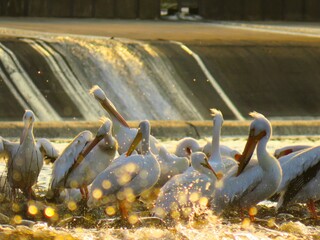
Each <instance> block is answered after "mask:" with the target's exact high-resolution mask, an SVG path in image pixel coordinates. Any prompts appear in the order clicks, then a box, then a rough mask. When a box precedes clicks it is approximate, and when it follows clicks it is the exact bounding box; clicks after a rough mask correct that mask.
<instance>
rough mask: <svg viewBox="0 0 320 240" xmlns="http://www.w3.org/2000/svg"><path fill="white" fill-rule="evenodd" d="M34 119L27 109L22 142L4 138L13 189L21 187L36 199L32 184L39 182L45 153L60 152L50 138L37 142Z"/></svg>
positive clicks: (9, 178)
mask: <svg viewBox="0 0 320 240" xmlns="http://www.w3.org/2000/svg"><path fill="white" fill-rule="evenodd" d="M34 121H35V116H34V114H33V112H32V111H31V110H26V111H25V114H24V115H23V122H24V129H23V133H22V135H21V138H20V143H19V144H17V143H12V142H10V141H7V140H4V139H3V140H2V142H3V146H4V150H5V152H6V155H7V157H8V162H7V169H8V175H7V176H8V182H9V184H10V186H11V188H12V189H13V190H15V189H21V190H22V192H23V193H24V195H25V196H26V197H27V198H28V199H31V198H32V199H35V194H34V192H33V190H32V186H33V185H34V184H35V183H36V182H37V179H38V176H39V173H40V170H41V169H42V166H43V158H44V157H45V155H47V156H50V157H51V158H56V157H57V154H58V153H57V151H56V149H55V148H54V147H53V146H52V145H51V143H50V142H49V141H48V140H46V139H41V140H39V141H38V142H37V143H36V142H35V139H34V136H33V124H34ZM13 192H15V191H13Z"/></svg>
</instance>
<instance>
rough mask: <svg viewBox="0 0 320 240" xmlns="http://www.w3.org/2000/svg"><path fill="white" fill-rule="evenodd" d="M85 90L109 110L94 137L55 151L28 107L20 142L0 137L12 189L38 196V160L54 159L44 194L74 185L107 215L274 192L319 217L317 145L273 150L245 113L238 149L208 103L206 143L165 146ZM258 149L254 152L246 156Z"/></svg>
mask: <svg viewBox="0 0 320 240" xmlns="http://www.w3.org/2000/svg"><path fill="white" fill-rule="evenodd" d="M90 92H91V94H92V95H93V96H94V97H95V99H96V100H97V101H98V102H99V103H100V104H101V106H102V107H103V108H104V109H105V110H106V111H107V112H108V113H109V116H110V119H109V118H103V119H102V124H101V126H100V128H99V129H98V131H97V133H96V134H95V136H94V135H93V134H92V133H91V132H90V131H83V132H81V133H79V134H78V135H77V136H76V137H75V138H74V139H73V140H72V141H71V142H70V144H69V145H68V146H66V148H65V149H64V150H63V152H62V153H61V154H59V153H58V151H57V150H56V149H55V147H54V146H53V145H52V144H51V143H50V141H49V140H47V139H38V140H37V141H36V140H35V138H34V135H33V123H34V120H35V116H34V114H33V112H32V111H30V110H26V112H25V114H24V116H23V122H24V129H23V133H22V135H21V138H20V142H19V143H15V142H11V141H8V140H6V139H4V138H2V137H0V154H1V155H3V154H4V155H5V156H6V158H7V159H8V160H7V181H8V183H9V184H10V187H11V189H12V190H13V193H14V194H13V195H14V196H15V194H16V192H17V191H18V190H21V191H22V192H23V194H24V196H25V197H26V198H27V199H36V197H37V196H36V194H35V192H34V191H33V188H32V187H33V185H34V184H35V183H36V182H37V178H38V175H39V172H40V170H41V168H42V166H43V159H44V158H49V159H52V162H53V168H52V176H51V180H50V183H49V187H48V191H47V194H46V199H47V200H48V201H57V202H58V201H59V200H60V197H61V196H60V195H61V194H62V192H63V191H71V190H74V189H78V191H79V192H80V193H81V198H82V200H83V201H84V202H85V203H86V205H87V207H89V208H96V207H101V206H103V207H104V208H105V209H106V210H105V212H106V213H107V214H109V215H114V214H116V213H117V211H115V210H114V209H118V211H119V213H120V215H121V218H122V219H123V220H128V219H129V217H130V213H131V207H132V203H133V202H135V201H137V200H141V201H143V202H146V203H148V204H147V205H148V208H150V212H151V213H152V214H153V215H154V216H156V217H159V218H162V219H173V220H177V219H182V218H190V217H191V216H192V215H193V214H194V213H195V212H196V211H197V210H201V209H207V208H209V209H212V210H213V212H214V213H216V214H217V215H220V214H221V213H223V212H226V211H229V210H230V209H234V208H235V209H238V210H240V211H241V212H242V211H243V210H249V216H250V218H251V219H252V220H254V216H255V214H256V213H255V211H250V209H252V208H253V207H254V206H255V205H257V204H258V203H259V202H261V201H263V200H266V199H270V198H273V199H277V201H278V203H277V209H279V208H285V207H286V206H287V205H289V204H292V203H306V204H307V206H308V208H309V210H310V213H311V215H312V217H314V218H317V213H316V207H315V202H316V201H317V200H319V199H320V147H319V146H316V147H312V146H304V145H303V146H302V145H296V146H287V147H285V148H282V149H277V150H276V151H275V153H274V154H270V153H269V152H268V150H267V143H268V141H269V139H270V138H271V137H272V126H271V123H270V121H268V119H267V118H266V117H265V116H264V115H262V114H260V113H257V112H252V113H250V116H251V117H252V118H253V121H252V122H251V124H250V129H249V136H248V140H247V143H246V145H245V147H244V150H243V152H242V153H239V152H238V151H236V150H234V149H231V148H229V147H228V146H224V145H221V144H220V135H221V128H222V125H223V115H222V113H221V112H220V111H219V110H216V109H211V113H212V116H213V132H212V142H211V143H208V144H207V145H205V146H204V147H202V146H200V145H199V143H198V142H197V140H195V139H193V138H190V137H186V138H183V139H181V140H180V141H179V142H178V144H177V146H176V149H175V151H174V153H170V152H169V151H168V150H167V149H166V148H165V147H164V146H163V145H162V144H161V143H160V142H159V141H158V140H157V139H156V138H155V137H154V136H152V135H150V128H151V126H150V123H149V122H148V121H147V120H145V121H141V122H140V124H139V127H138V128H137V129H136V128H130V127H129V125H128V123H127V122H126V120H125V119H124V118H123V117H122V116H121V114H120V113H119V112H118V111H117V109H116V108H115V106H114V105H113V104H112V102H111V101H110V100H109V99H108V98H107V96H106V94H105V93H104V92H103V91H102V90H101V88H99V87H98V86H94V87H93V88H92V89H91V91H90ZM255 149H256V156H257V159H252V156H253V153H254V151H255Z"/></svg>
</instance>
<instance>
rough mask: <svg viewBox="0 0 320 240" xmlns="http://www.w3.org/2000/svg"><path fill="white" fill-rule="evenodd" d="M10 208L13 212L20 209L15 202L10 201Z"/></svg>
mask: <svg viewBox="0 0 320 240" xmlns="http://www.w3.org/2000/svg"><path fill="white" fill-rule="evenodd" d="M11 209H12V211H14V212H19V211H20V206H19V204H17V203H12V206H11Z"/></svg>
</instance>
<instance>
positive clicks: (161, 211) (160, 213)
mask: <svg viewBox="0 0 320 240" xmlns="http://www.w3.org/2000/svg"><path fill="white" fill-rule="evenodd" d="M154 213H155V214H156V215H157V216H159V217H164V216H165V215H166V212H165V210H164V209H163V208H161V207H157V208H156V209H155V211H154Z"/></svg>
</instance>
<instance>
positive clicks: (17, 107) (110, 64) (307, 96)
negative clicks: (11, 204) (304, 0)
mask: <svg viewBox="0 0 320 240" xmlns="http://www.w3.org/2000/svg"><path fill="white" fill-rule="evenodd" d="M319 64H320V46H319V45H318V44H317V43H316V42H304V41H298V42H295V43H288V42H279V41H277V42H272V41H255V42H252V41H251V42H250V41H237V42H232V43H231V42H230V41H222V40H221V41H214V42H210V41H203V42H201V41H185V42H180V41H169V40H166V39H153V40H129V39H125V38H117V37H85V36H75V35H70V36H64V35H61V36H58V35H43V36H32V34H31V35H30V36H20V37H17V36H2V37H1V38H0V105H1V108H0V120H1V121H21V117H22V115H23V112H24V109H32V110H33V111H34V112H35V114H36V116H37V118H38V120H40V121H70V120H71V121H73V120H77V121H78V120H80V121H96V120H98V119H99V117H100V116H103V115H105V112H104V110H103V109H102V108H101V107H100V105H99V104H98V103H97V102H96V101H95V100H94V98H93V97H92V96H91V95H90V94H89V90H90V88H91V87H92V86H93V85H95V84H97V85H99V86H100V87H101V88H102V89H103V90H105V92H106V94H107V96H108V97H109V98H110V99H111V101H112V102H113V103H114V105H115V106H116V107H117V108H118V109H119V111H120V112H121V114H123V115H124V117H125V118H126V119H128V120H141V119H150V120H209V119H211V116H210V111H209V109H210V108H218V109H220V110H221V111H222V112H223V114H224V117H225V119H227V120H244V119H249V117H248V112H250V111H253V110H255V111H259V112H261V113H264V114H266V115H267V116H268V117H270V118H274V119H297V118H298V119H301V118H302V119H309V118H311V119H314V118H318V117H319V116H320V105H319V102H320V84H319V83H320V67H319Z"/></svg>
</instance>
